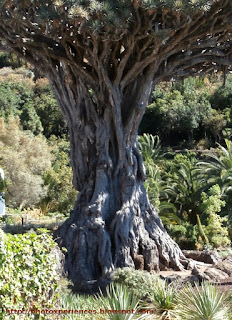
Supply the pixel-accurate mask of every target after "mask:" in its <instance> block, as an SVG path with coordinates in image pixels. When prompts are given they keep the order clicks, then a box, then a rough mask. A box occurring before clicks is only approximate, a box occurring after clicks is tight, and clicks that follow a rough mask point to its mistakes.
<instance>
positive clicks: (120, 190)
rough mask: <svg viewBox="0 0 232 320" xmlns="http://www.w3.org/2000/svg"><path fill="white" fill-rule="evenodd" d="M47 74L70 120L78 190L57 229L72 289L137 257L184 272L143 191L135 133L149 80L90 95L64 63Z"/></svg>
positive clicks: (87, 287) (181, 259) (130, 263)
mask: <svg viewBox="0 0 232 320" xmlns="http://www.w3.org/2000/svg"><path fill="white" fill-rule="evenodd" d="M61 75H62V76H61ZM151 75H152V74H151ZM51 79H53V80H51V82H52V84H53V90H54V92H55V94H56V97H57V99H58V101H59V103H60V105H61V108H62V110H63V112H64V115H65V116H66V118H67V120H68V123H69V128H70V142H71V161H72V167H73V173H74V178H73V183H74V186H75V187H76V189H77V190H79V191H80V193H79V195H78V199H77V201H76V204H75V208H74V210H73V212H72V213H71V216H70V218H69V219H68V220H67V221H66V222H65V223H64V224H63V226H62V227H61V228H60V230H59V234H58V235H59V243H60V245H61V246H64V247H66V248H67V250H68V252H67V256H66V269H67V271H68V273H69V276H70V278H71V279H72V280H73V281H74V285H75V288H76V289H77V290H81V291H89V290H91V288H92V284H93V283H95V280H96V281H97V282H96V283H95V284H96V285H99V283H100V282H99V280H100V281H101V280H102V279H104V278H107V276H108V275H109V274H110V273H111V272H112V271H113V270H114V268H117V267H135V265H136V261H137V260H138V259H139V260H142V265H144V269H146V270H148V271H152V270H155V271H158V270H164V269H165V268H173V269H176V270H181V269H183V268H184V266H186V264H187V259H185V257H184V256H183V254H182V252H181V250H180V249H179V247H178V246H177V244H176V243H175V242H174V241H173V240H172V239H171V238H170V236H169V235H168V234H167V232H166V231H165V229H164V227H163V224H162V222H161V220H160V218H159V216H158V214H157V212H156V210H155V208H154V207H153V206H152V205H151V203H150V202H149V200H148V197H147V194H146V190H145V188H144V181H145V168H144V165H143V161H142V156H141V154H140V151H139V149H138V144H137V132H138V126H139V123H140V121H141V119H142V116H143V114H144V110H145V106H146V105H147V101H148V98H149V94H150V91H151V87H152V81H151V78H150V77H149V76H148V77H142V78H139V77H138V79H137V80H136V81H134V82H133V85H132V86H131V87H130V89H129V91H126V92H125V94H124V95H121V94H120V91H119V90H118V88H117V87H114V86H108V87H107V86H105V87H104V92H102V93H101V92H100V93H99V96H96V95H95V96H94V97H93V94H92V92H91V90H88V89H87V88H86V86H84V85H83V86H82V84H81V83H78V85H77V83H76V82H77V81H78V78H75V76H74V75H73V74H72V72H71V71H70V70H68V69H65V68H64V67H63V68H62V72H61V71H60V77H56V78H54V77H52V78H51ZM54 79H56V81H54ZM77 88H78V89H77ZM76 90H78V92H76Z"/></svg>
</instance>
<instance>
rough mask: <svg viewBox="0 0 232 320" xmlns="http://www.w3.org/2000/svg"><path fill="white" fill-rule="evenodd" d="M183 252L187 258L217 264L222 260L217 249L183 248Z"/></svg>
mask: <svg viewBox="0 0 232 320" xmlns="http://www.w3.org/2000/svg"><path fill="white" fill-rule="evenodd" d="M183 254H184V255H185V257H186V258H189V259H193V260H196V261H201V262H204V263H208V264H217V263H218V262H219V261H221V258H220V256H219V254H218V253H217V252H216V251H208V250H204V251H198V250H183Z"/></svg>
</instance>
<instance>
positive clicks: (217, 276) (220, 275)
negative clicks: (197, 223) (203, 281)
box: [204, 268, 229, 282]
mask: <svg viewBox="0 0 232 320" xmlns="http://www.w3.org/2000/svg"><path fill="white" fill-rule="evenodd" d="M204 274H206V275H207V276H208V277H209V278H210V280H211V281H214V282H220V281H221V280H225V279H226V278H228V277H229V275H228V274H227V273H225V272H223V271H222V270H219V269H217V268H207V269H206V270H205V271H204Z"/></svg>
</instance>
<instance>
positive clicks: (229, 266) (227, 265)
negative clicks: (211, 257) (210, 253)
mask: <svg viewBox="0 0 232 320" xmlns="http://www.w3.org/2000/svg"><path fill="white" fill-rule="evenodd" d="M216 268H217V269H220V270H222V271H223V272H225V273H226V274H227V275H229V276H230V277H232V260H231V258H229V259H228V258H226V259H225V260H223V261H221V262H219V263H218V264H217V265H216Z"/></svg>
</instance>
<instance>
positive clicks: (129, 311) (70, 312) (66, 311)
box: [4, 308, 156, 315]
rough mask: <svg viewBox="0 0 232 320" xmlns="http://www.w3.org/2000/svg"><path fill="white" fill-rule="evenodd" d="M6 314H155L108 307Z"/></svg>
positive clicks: (146, 311) (35, 310)
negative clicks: (109, 308)
mask: <svg viewBox="0 0 232 320" xmlns="http://www.w3.org/2000/svg"><path fill="white" fill-rule="evenodd" d="M4 311H5V313H6V314H8V315H9V314H18V315H20V314H33V315H39V314H41V315H64V314H78V315H87V314H93V315H96V314H148V315H152V314H155V312H156V309H155V308H153V309H149V310H146V309H141V310H134V309H130V310H108V309H98V310H75V309H70V310H65V309H37V308H36V309H21V310H17V309H5V310H4Z"/></svg>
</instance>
